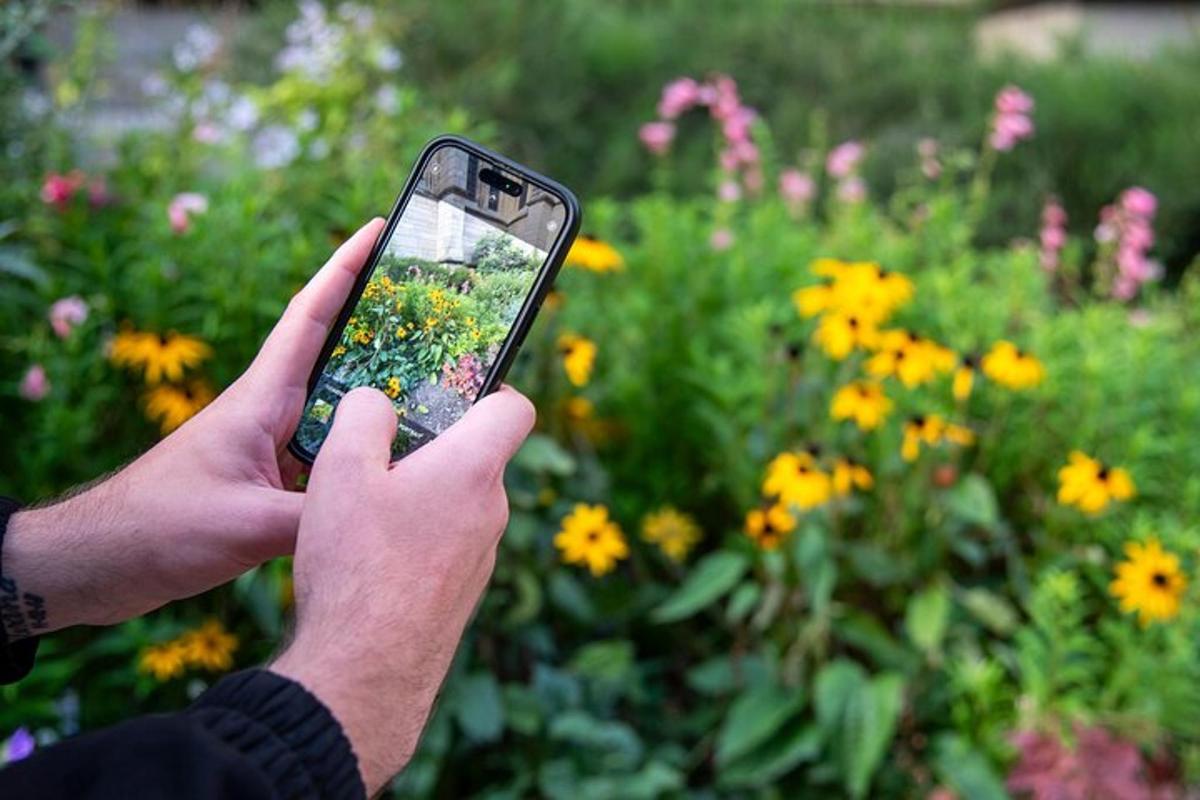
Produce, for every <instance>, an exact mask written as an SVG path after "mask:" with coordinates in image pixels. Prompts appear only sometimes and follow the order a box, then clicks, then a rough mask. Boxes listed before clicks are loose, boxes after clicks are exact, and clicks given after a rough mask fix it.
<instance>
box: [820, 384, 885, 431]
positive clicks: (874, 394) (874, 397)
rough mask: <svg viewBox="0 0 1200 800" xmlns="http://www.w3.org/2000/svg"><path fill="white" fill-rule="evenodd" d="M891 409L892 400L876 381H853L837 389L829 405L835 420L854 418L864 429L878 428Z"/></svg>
mask: <svg viewBox="0 0 1200 800" xmlns="http://www.w3.org/2000/svg"><path fill="white" fill-rule="evenodd" d="M891 410H892V401H891V400H890V399H889V398H888V396H887V395H886V394H884V393H883V386H881V385H880V384H879V382H878V381H853V382H851V383H848V384H846V385H845V386H843V387H842V388H840V389H838V390H837V392H836V393H834V395H833V402H832V403H830V406H829V416H830V417H832V418H833V419H835V420H838V421H842V420H854V424H855V425H857V426H858V427H859V428H860V429H862V430H864V431H870V430H874V429H875V428H878V427H879V426H880V425H881V424H882V423H883V420H884V419H885V418H886V417H887V415H888V413H890V412H891Z"/></svg>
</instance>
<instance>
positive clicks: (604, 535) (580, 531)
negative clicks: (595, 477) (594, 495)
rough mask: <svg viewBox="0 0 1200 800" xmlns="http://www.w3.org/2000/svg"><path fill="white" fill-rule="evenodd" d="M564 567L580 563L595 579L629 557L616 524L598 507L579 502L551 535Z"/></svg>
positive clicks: (606, 510) (604, 510) (623, 536)
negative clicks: (559, 527) (559, 528)
mask: <svg viewBox="0 0 1200 800" xmlns="http://www.w3.org/2000/svg"><path fill="white" fill-rule="evenodd" d="M554 546H555V547H557V548H558V549H559V551H561V554H562V560H563V563H565V564H582V565H584V566H586V567H587V568H588V570H589V571H591V573H592V575H593V576H595V577H599V576H601V575H604V574H607V573H609V572H611V571H612V570H613V568H614V567H616V565H617V562H618V561H620V560H621V559H624V558H628V557H629V545H628V544H626V542H625V534H623V533H622V532H621V529H620V527H618V526H617V523H615V522H613V521H612V520H611V519H609V518H608V509H607V508H605V507H604V506H601V505H588V504H587V503H579V504H577V505H576V506H575V508H574V509H573V510H572V511H571V513H570V514H568V515H567V516H566V517H564V518H563V521H562V528H561V530H559V532H558V533H557V534H555V536H554Z"/></svg>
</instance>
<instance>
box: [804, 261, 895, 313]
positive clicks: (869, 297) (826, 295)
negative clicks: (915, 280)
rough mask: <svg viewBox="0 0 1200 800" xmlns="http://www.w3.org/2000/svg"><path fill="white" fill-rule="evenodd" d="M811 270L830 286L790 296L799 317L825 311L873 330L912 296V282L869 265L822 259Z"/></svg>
mask: <svg viewBox="0 0 1200 800" xmlns="http://www.w3.org/2000/svg"><path fill="white" fill-rule="evenodd" d="M811 270H812V272H813V273H814V274H816V275H818V276H820V277H823V278H827V279H829V282H828V283H825V284H821V285H818V286H811V287H806V288H802V289H798V290H797V291H796V292H794V293H793V294H792V302H793V303H794V304H795V306H796V310H797V311H798V312H799V313H800V315H801V316H802V317H812V316H815V315H817V314H820V313H823V312H827V311H828V312H836V313H839V314H843V315H853V316H856V317H858V318H859V319H860V320H862V321H863V322H865V323H868V324H871V325H873V326H874V325H878V324H880V323H882V322H884V321H886V320H887V319H888V318H889V317H890V316H891V315H892V313H893V312H895V310H896V309H897V308H899V307H900V306H902V305H904V304H905V303H907V302H908V301H909V300H911V299H912V296H913V284H912V281H910V280H909V279H908V278H906V277H905V276H904V275H901V274H900V273H898V272H890V271H888V270H885V269H883V268H882V267H881V266H879V265H878V264H876V263H874V262H871V261H858V262H845V261H836V260H834V259H828V258H821V259H817V260H816V261H814V262H813V263H812V266H811Z"/></svg>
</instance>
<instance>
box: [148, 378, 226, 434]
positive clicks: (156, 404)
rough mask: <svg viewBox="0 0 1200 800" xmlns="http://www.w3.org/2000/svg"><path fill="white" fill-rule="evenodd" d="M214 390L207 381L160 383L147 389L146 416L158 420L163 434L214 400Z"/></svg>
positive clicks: (152, 420)
mask: <svg viewBox="0 0 1200 800" xmlns="http://www.w3.org/2000/svg"><path fill="white" fill-rule="evenodd" d="M212 399H213V390H212V387H210V386H209V385H208V384H207V383H206V382H205V381H202V380H190V381H188V382H187V383H183V384H178V385H176V384H169V383H160V384H158V385H157V386H151V387H150V388H149V389H147V390H146V397H145V404H146V418H147V419H149V420H150V421H151V422H157V423H158V425H159V428H160V429H161V430H162V433H163V436H166V435H167V434H168V433H170V432H171V431H173V430H175V429H176V428H178V427H179V426H180V425H182V424H183V423H185V422H187V421H188V420H189V419H191V418H192V417H194V416H195V415H196V414H197V413H198V412H199V411H200V409H202V408H204V407H205V406H206V405H208V404H209V403H211V402H212Z"/></svg>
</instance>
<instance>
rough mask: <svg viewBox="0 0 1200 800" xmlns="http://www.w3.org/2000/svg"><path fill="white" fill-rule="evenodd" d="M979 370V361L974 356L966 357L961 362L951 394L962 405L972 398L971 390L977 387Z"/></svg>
mask: <svg viewBox="0 0 1200 800" xmlns="http://www.w3.org/2000/svg"><path fill="white" fill-rule="evenodd" d="M978 369H979V362H978V359H976V358H975V356H973V355H965V356H963V357H962V358H961V359H960V360H959V362H958V366H957V367H956V368H955V370H954V381H953V383H952V385H951V393H952V394H953V395H954V399H955V400H957V401H958V402H960V403H962V402H965V401H966V399H967V398H968V397H970V396H971V390H972V389H973V388H974V387H975V373H976V371H977V370H978Z"/></svg>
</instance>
